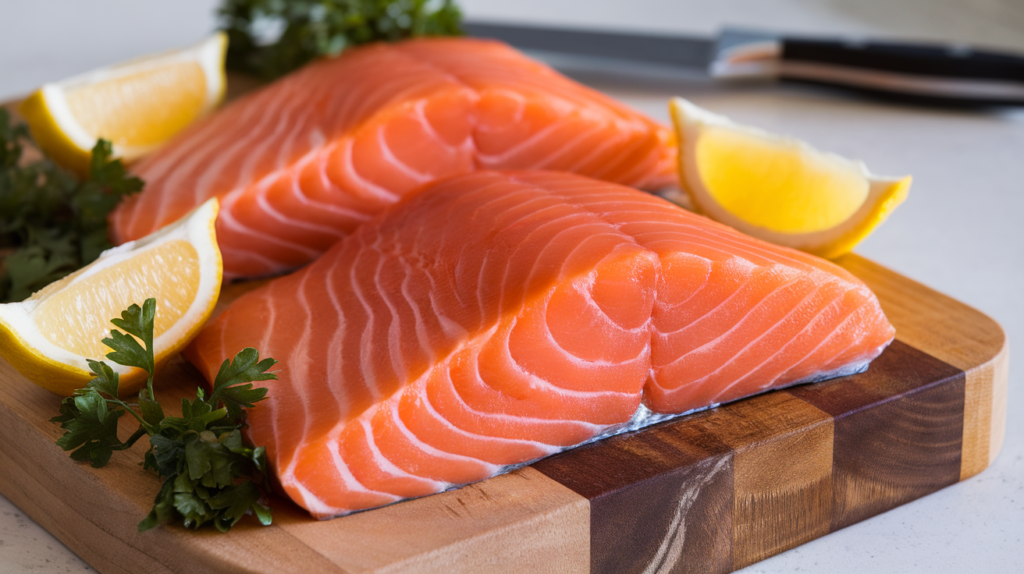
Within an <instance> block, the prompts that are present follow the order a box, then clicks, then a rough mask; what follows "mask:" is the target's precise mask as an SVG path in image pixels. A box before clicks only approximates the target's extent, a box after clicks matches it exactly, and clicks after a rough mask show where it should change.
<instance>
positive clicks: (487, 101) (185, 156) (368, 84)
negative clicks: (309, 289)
mask: <svg viewBox="0 0 1024 574" xmlns="http://www.w3.org/2000/svg"><path fill="white" fill-rule="evenodd" d="M672 140H673V136H672V134H671V132H670V130H669V129H668V128H666V127H664V126H662V125H660V124H658V123H656V122H654V121H652V120H650V119H648V118H646V117H644V116H642V115H640V114H638V113H637V112H635V111H632V110H630V109H629V108H627V107H626V106H624V105H622V104H620V103H618V102H616V101H614V100H613V99H611V98H609V97H607V96H605V95H603V94H600V93H598V92H596V91H594V90H592V89H590V88H587V87H584V86H582V85H580V84H577V83H576V82H573V81H571V80H569V79H567V78H565V77H563V76H561V75H559V74H558V73H556V72H555V71H553V70H551V69H550V68H548V67H546V66H544V65H543V64H540V63H538V62H535V61H533V60H530V59H529V58H527V57H525V56H523V55H522V54H520V53H519V52H517V51H515V50H514V49H512V48H510V47H508V46H506V45H504V44H501V43H498V42H493V41H487V40H475V39H468V38H432V39H417V40H409V41H404V42H399V43H393V44H389V43H375V44H372V45H369V46H365V47H361V48H358V49H353V50H349V51H346V52H345V53H344V54H342V55H341V56H339V57H337V58H333V59H324V60H320V61H317V62H314V63H312V64H310V65H308V66H306V67H304V68H303V69H301V70H299V71H298V72H295V73H293V74H290V75H288V76H287V77H285V78H282V79H281V80H279V81H277V82H275V83H274V84H272V85H270V86H268V87H266V88H264V89H262V90H260V91H258V92H256V93H253V94H250V95H248V96H246V97H243V98H241V99H239V100H237V101H235V102H233V103H232V104H230V105H228V106H226V107H225V108H224V109H223V110H221V111H219V112H217V113H216V114H213V115H211V116H209V117H207V118H206V119H204V120H202V121H200V122H198V123H197V124H195V125H193V126H191V127H190V128H188V129H187V130H186V131H185V132H183V133H182V134H179V135H178V136H177V137H176V138H175V139H173V140H172V141H171V142H170V143H168V144H167V145H166V146H165V147H163V148H161V149H160V150H159V151H157V152H155V153H154V154H152V155H151V156H149V157H147V158H145V159H143V160H141V161H140V162H139V163H137V164H136V165H134V166H133V168H132V170H133V171H134V172H135V173H136V174H137V175H139V176H140V177H141V178H142V179H143V180H144V181H145V182H146V189H145V191H143V193H141V194H139V195H137V196H134V197H130V198H129V199H128V200H127V201H125V202H123V203H122V204H121V205H120V206H119V207H118V209H117V211H115V212H114V213H113V214H112V217H111V221H110V223H111V226H110V228H111V235H112V237H111V239H112V240H113V241H114V243H115V244H120V243H123V242H125V241H128V240H132V239H138V238H140V237H143V236H145V235H148V234H149V233H152V232H153V231H156V230H157V229H160V228H161V227H163V226H164V225H167V224H168V223H171V222H173V221H175V220H177V219H179V218H181V217H182V216H184V215H185V214H186V213H188V212H189V211H191V210H192V209H194V208H195V207H196V206H198V205H200V204H202V203H203V202H204V201H206V200H207V199H209V198H211V197H214V196H216V197H219V198H220V199H221V211H220V217H219V219H218V222H217V236H218V239H219V242H220V247H221V251H222V253H223V256H224V271H225V276H226V277H228V278H237V277H256V276H262V275H270V274H274V273H280V272H282V271H286V270H290V269H294V268H296V267H299V266H301V265H304V264H306V263H308V262H309V261H312V260H313V259H315V258H316V257H317V256H319V255H320V254H321V253H323V252H324V251H326V250H327V249H328V248H329V247H330V246H331V245H333V244H334V243H335V242H336V241H337V240H338V239H339V238H341V237H344V236H345V235H347V234H348V233H350V232H351V231H352V230H353V229H354V228H355V227H356V226H358V225H359V224H361V223H363V222H365V221H367V220H369V219H370V218H371V217H373V216H374V215H375V214H376V213H377V212H378V211H380V210H381V209H382V208H383V207H385V206H386V205H389V204H391V203H393V202H395V201H396V200H397V199H398V198H399V197H401V196H402V194H404V193H406V192H407V191H409V190H411V189H414V188H416V187H419V186H420V185H423V184H425V183H428V182H430V181H434V180H437V179H439V178H442V177H446V176H451V175H456V174H463V173H468V172H470V171H473V170H476V169H509V168H515V169H534V168H536V169H553V170H560V171H571V172H575V173H580V174H584V175H588V176H591V177H595V178H598V179H603V180H607V181H613V182H617V183H621V184H625V185H630V186H635V187H640V188H648V189H654V188H659V187H663V186H666V185H670V184H672V183H674V181H675V175H674V173H675V165H674V162H675V146H674V144H673V142H672Z"/></svg>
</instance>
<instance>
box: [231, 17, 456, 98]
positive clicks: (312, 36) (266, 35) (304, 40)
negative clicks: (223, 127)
mask: <svg viewBox="0 0 1024 574" xmlns="http://www.w3.org/2000/svg"><path fill="white" fill-rule="evenodd" d="M219 17H220V21H221V29H222V30H224V31H225V32H227V34H228V58H227V64H228V67H229V68H231V69H234V70H239V71H243V72H248V73H251V74H256V75H258V76H261V77H263V78H265V79H273V78H277V77H279V76H283V75H284V74H287V73H288V72H290V71H292V70H295V69H297V68H299V67H300V66H302V65H303V64H305V63H306V62H308V61H310V60H312V59H313V58H316V57H317V56H336V55H338V54H340V53H341V52H343V51H344V50H346V49H347V48H350V47H352V46H357V45H359V44H366V43H368V42H374V41H378V40H385V41H395V40H401V39H404V38H410V37H415V36H458V35H461V34H462V13H461V12H460V11H459V8H458V6H456V5H455V2H454V1H453V0H289V1H287V2H286V1H284V0H224V1H223V3H222V4H221V7H220V11H219Z"/></svg>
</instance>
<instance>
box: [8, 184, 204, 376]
mask: <svg viewBox="0 0 1024 574" xmlns="http://www.w3.org/2000/svg"><path fill="white" fill-rule="evenodd" d="M218 210H219V204H218V202H217V199H216V198H214V199H210V200H208V201H207V202H205V203H204V204H202V205H201V206H199V207H198V208H196V209H195V210H194V211H193V212H192V213H190V214H189V215H187V216H185V217H184V218H182V219H181V220H179V222H178V223H175V224H171V225H169V226H167V227H165V228H163V229H161V230H160V231H157V232H155V233H153V234H151V235H148V236H146V237H144V238H142V239H139V240H138V241H134V242H129V243H126V244H124V245H121V246H118V247H114V248H112V249H108V250H107V251H104V252H103V254H101V255H100V258H99V259H97V260H96V262H94V263H93V264H92V265H90V266H89V267H86V268H84V269H82V270H81V271H79V272H78V273H75V274H74V275H71V276H69V277H66V278H65V279H63V280H61V281H60V282H59V283H60V285H52V286H49V287H47V288H46V289H44V290H42V291H40V292H38V293H35V294H33V296H32V297H29V298H28V299H26V300H25V301H22V302H19V303H8V304H5V305H0V355H3V356H4V358H6V359H7V360H8V362H10V363H11V365H13V366H14V367H15V368H16V369H18V371H20V372H21V373H22V374H23V375H25V376H26V377H27V378H29V379H30V380H32V381H33V382H35V383H36V384H38V385H40V386H42V387H43V388H46V389H47V390H50V391H52V392H54V393H57V394H60V395H65V396H69V395H71V394H72V393H73V392H74V390H75V389H76V388H80V387H82V386H84V384H85V383H86V382H88V380H89V379H91V378H92V375H91V374H90V371H89V367H88V363H87V362H86V358H85V357H83V356H81V355H78V354H75V353H73V352H71V351H69V350H67V349H63V348H61V347H59V346H57V345H55V344H53V343H52V342H50V341H49V340H48V339H47V338H46V337H45V336H44V335H43V334H42V333H41V332H39V330H38V328H37V327H36V324H35V322H34V321H33V320H32V312H33V311H34V310H35V309H36V308H38V307H39V305H40V304H42V302H43V301H45V300H46V299H47V298H48V297H49V296H50V295H52V294H53V293H56V292H58V291H60V290H63V289H67V288H69V287H71V286H73V285H75V284H76V283H79V282H81V281H83V280H85V279H87V278H89V277H90V276H92V275H94V274H95V273H97V272H99V271H102V270H103V269H106V268H108V267H110V266H112V265H116V264H118V263H120V262H122V261H125V260H127V259H130V258H132V257H135V256H138V255H140V254H142V253H145V252H146V251H147V250H149V249H153V248H155V247H158V246H159V245H162V244H163V243H165V242H167V241H173V240H177V239H184V240H186V241H188V242H189V243H191V244H192V245H193V246H195V248H196V251H197V253H198V256H199V285H198V288H197V291H196V298H195V299H194V300H193V301H192V303H191V304H190V305H189V308H188V309H187V310H186V311H185V313H184V314H182V316H181V318H179V319H178V321H176V322H175V323H174V324H173V325H172V326H171V327H170V328H168V329H167V330H166V331H164V332H163V333H161V334H160V335H158V336H157V337H155V338H154V340H153V347H154V348H155V349H157V352H156V355H155V357H154V358H155V360H156V362H157V363H158V364H160V363H163V362H164V361H166V359H168V358H169V357H170V356H171V355H173V354H174V353H176V352H178V351H180V350H181V349H182V348H183V347H184V346H185V345H186V344H188V342H189V341H191V339H192V338H193V337H195V335H196V334H197V333H198V332H199V330H200V329H201V328H202V326H203V324H204V322H205V321H204V319H205V318H206V317H209V315H210V313H212V312H213V308H214V306H216V304H217V299H218V297H219V296H220V286H221V281H222V277H223V261H222V258H221V253H220V248H219V247H218V245H217V239H216V219H217V213H218ZM138 303H141V301H139V302H138ZM157 312H158V313H159V301H158V302H157ZM104 362H106V363H107V364H108V365H110V367H111V368H112V369H113V370H114V371H115V372H117V373H118V374H119V375H120V376H121V389H122V392H124V393H125V394H130V393H132V392H135V391H137V390H138V389H139V388H140V387H141V385H142V384H143V383H144V381H145V373H144V372H143V371H142V370H140V369H136V368H132V367H125V366H122V365H117V364H115V363H111V362H110V361H107V360H104Z"/></svg>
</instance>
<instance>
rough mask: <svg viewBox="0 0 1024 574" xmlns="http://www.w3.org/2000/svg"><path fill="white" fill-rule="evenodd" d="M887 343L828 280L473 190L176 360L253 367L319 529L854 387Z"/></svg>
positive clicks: (389, 223)
mask: <svg viewBox="0 0 1024 574" xmlns="http://www.w3.org/2000/svg"><path fill="white" fill-rule="evenodd" d="M893 335H894V331H893V328H892V326H891V325H890V324H889V322H888V321H887V319H886V318H885V316H884V314H883V313H882V310H881V308H880V307H879V304H878V300H877V299H876V298H875V296H874V295H873V294H872V293H871V291H870V290H869V289H868V288H867V287H866V286H865V285H864V284H863V283H861V282H860V281H859V280H857V279H856V278H854V277H853V276H851V275H850V274H848V273H847V272H846V271H844V270H842V269H841V268H839V267H837V266H835V265H833V264H832V263H829V262H827V261H825V260H823V259H819V258H817V257H814V256H812V255H808V254H806V253H801V252H798V251H794V250H791V249H788V248H784V247H778V246H774V245H770V244H768V243H765V242H762V241H760V240H757V239H753V238H750V237H747V236H744V235H742V234H740V233H738V232H736V231H734V230H731V229H729V228H727V227H725V226H723V225H720V224H717V223H713V222H711V221H710V220H707V219H705V218H703V217H700V216H697V215H693V214H691V213H688V212H686V211H684V210H682V209H680V208H678V207H676V206H674V205H672V204H670V203H668V202H665V201H663V200H661V199H658V198H656V197H653V196H651V195H649V194H646V193H643V192H640V191H636V190H633V189H629V188H626V187H622V186H618V185H615V184H609V183H605V182H600V181H596V180H593V179H589V178H585V177H581V176H578V175H572V174H566V173H557V172H490V171H479V172H475V173H472V174H468V175H463V176H458V177H455V178H451V179H448V180H443V181H441V182H438V183H435V184H433V185H430V186H427V187H426V188H424V189H422V190H420V191H418V192H416V193H413V194H410V195H409V196H407V197H406V198H405V199H404V200H403V201H401V202H399V203H398V204H396V205H394V206H392V207H390V208H388V209H387V210H385V211H384V212H383V213H382V214H380V215H379V216H378V217H376V218H375V219H374V220H372V221H371V222H369V223H367V224H365V225H363V226H361V227H359V228H358V229H357V230H356V231H355V232H354V233H353V234H352V235H350V236H349V237H347V238H345V239H344V240H343V241H341V242H339V243H338V244H337V245H335V246H334V247H333V248H332V249H331V250H330V251H328V252H327V253H326V254H324V256H323V257H321V258H320V259H318V260H317V261H315V262H314V263H313V264H311V265H309V266H308V267H306V268H304V269H302V270H300V271H298V272H296V273H294V274H292V275H289V276H286V277H282V278H279V279H276V280H274V281H273V282H271V283H269V284H268V285H266V286H264V287H262V288H260V289H258V290H255V291H252V292H250V293H248V294H246V295H245V296H243V297H241V298H239V299H238V300H237V301H235V302H234V303H233V304H232V305H231V306H230V307H229V308H228V309H227V310H226V311H225V312H224V313H223V314H222V315H221V316H220V317H219V318H218V319H217V320H216V321H215V322H213V323H211V324H210V325H209V326H207V328H206V329H205V330H204V331H203V332H202V333H201V334H200V336H199V337H198V338H197V339H196V340H195V341H194V342H193V344H192V345H191V346H190V347H189V349H188V351H187V353H186V356H187V357H188V358H189V359H190V360H191V361H192V362H193V363H194V364H195V365H196V366H197V367H198V368H199V369H200V370H201V371H202V372H203V373H204V375H205V376H206V377H207V378H208V379H211V380H212V378H213V377H214V376H215V375H216V372H217V368H218V367H219V365H220V360H221V359H222V358H223V357H225V356H230V355H231V354H232V353H234V352H236V351H238V350H240V349H242V348H244V347H247V346H252V347H256V348H258V349H260V352H261V353H264V354H265V355H266V356H272V357H274V358H276V359H278V360H280V365H279V367H280V371H279V372H278V376H279V377H280V380H278V381H275V382H272V383H270V384H269V385H268V386H269V387H270V389H271V390H270V393H269V398H268V400H266V401H263V402H261V403H259V404H258V405H257V406H256V407H255V408H254V409H252V410H251V412H250V419H249V422H250V430H249V432H250V434H251V438H252V439H253V441H254V442H255V443H256V444H265V445H267V452H268V454H269V457H270V460H271V465H272V467H273V469H274V472H275V474H276V476H277V478H278V479H279V482H280V484H281V485H282V487H283V489H284V490H285V491H286V492H287V493H288V495H289V496H291V497H292V498H293V499H294V500H295V501H296V502H298V503H299V504H300V505H302V506H303V507H305V508H306V509H308V510H309V511H310V512H311V513H312V514H313V515H314V516H317V517H320V518H326V517H331V516H337V515H341V514H346V513H349V512H353V511H356V510H362V509H366V508H372V507H375V506H379V505H382V504H387V503H391V502H395V501H398V500H401V499H403V498H408V497H414V496H422V495H425V494H431V493H434V492H438V491H441V490H444V489H446V488H449V487H451V486H453V485H458V484H463V483H467V482H471V481H475V480H480V479H483V478H487V477H489V476H492V475H494V474H496V473H499V472H501V471H502V470H503V469H505V468H507V466H508V465H514V464H519V463H523V462H527V461H531V460H534V459H537V458H540V457H543V456H547V455H549V454H552V453H555V452H558V451H559V450H562V449H564V448H567V447H571V446H573V445H576V444H579V443H580V442H583V441H585V440H588V439H590V438H592V437H594V436H596V435H598V434H601V433H604V432H607V431H609V430H610V429H614V428H616V427H617V426H619V425H623V424H625V423H627V422H629V421H630V420H631V418H632V417H634V415H635V414H636V413H638V412H643V411H644V409H647V410H649V411H653V412H654V413H664V414H673V413H683V412H686V411H689V410H692V409H696V408H701V407H706V406H709V405H711V404H714V403H721V402H726V401H731V400H735V399H738V398H741V397H744V396H747V395H751V394H755V393H759V392H763V391H765V390H768V389H771V388H778V387H782V386H787V385H790V384H795V383H797V382H802V381H808V380H814V379H819V378H823V377H827V376H830V375H833V376H834V375H836V374H840V373H845V372H856V371H859V370H862V369H863V368H865V366H866V365H867V363H868V362H869V361H870V360H871V359H873V358H874V357H875V356H877V355H878V354H879V353H880V352H881V351H882V349H883V348H884V347H885V346H886V345H887V344H888V343H889V342H890V341H891V340H892V338H893Z"/></svg>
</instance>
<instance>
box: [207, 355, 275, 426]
mask: <svg viewBox="0 0 1024 574" xmlns="http://www.w3.org/2000/svg"><path fill="white" fill-rule="evenodd" d="M276 364H277V361H275V360H274V359H270V358H267V359H263V360H262V361H261V360H260V354H259V352H257V351H256V349H253V348H251V347H250V348H247V349H242V350H241V351H239V352H238V354H236V355H235V358H234V360H231V361H228V360H227V359H225V360H224V362H223V363H221V365H220V370H219V371H217V377H216V378H215V379H214V381H213V393H212V394H211V395H210V399H209V400H210V401H213V402H216V401H220V402H222V403H223V404H224V406H225V407H227V410H228V416H229V417H231V419H232V420H238V418H239V417H240V416H241V413H242V409H248V408H252V406H253V403H255V402H257V401H261V400H263V398H264V397H266V396H267V389H265V388H253V384H252V381H270V380H276V379H277V375H275V374H274V373H268V372H267V371H268V370H269V369H270V368H271V367H273V366H274V365H276Z"/></svg>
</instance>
